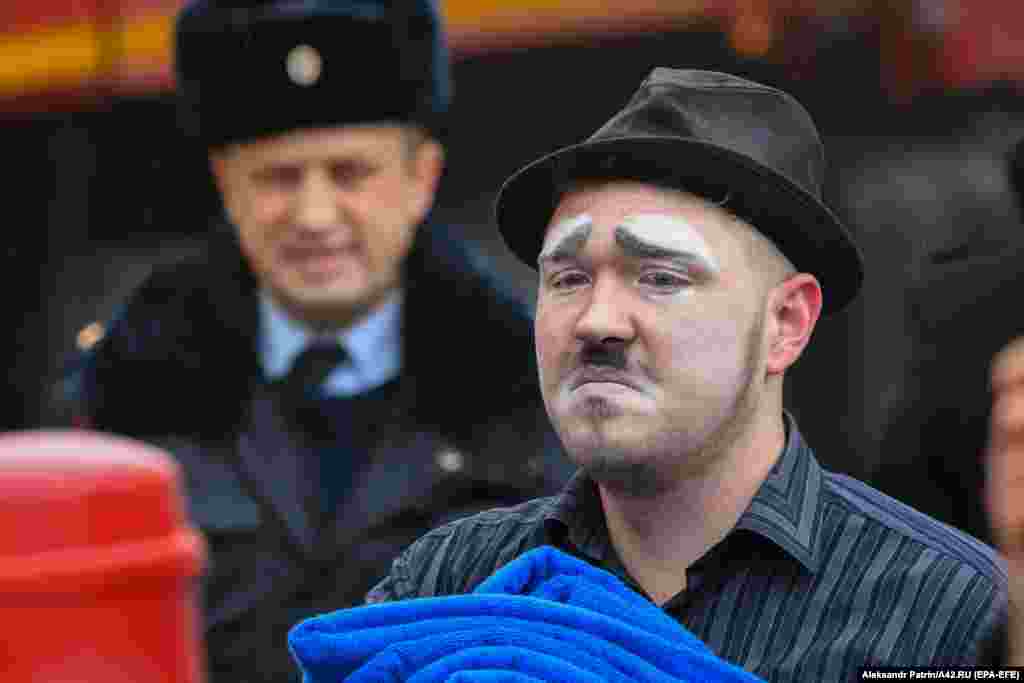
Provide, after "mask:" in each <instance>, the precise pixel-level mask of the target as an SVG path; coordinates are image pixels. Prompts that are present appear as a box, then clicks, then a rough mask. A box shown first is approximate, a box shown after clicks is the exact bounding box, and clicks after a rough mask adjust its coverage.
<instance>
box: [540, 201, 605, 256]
mask: <svg viewBox="0 0 1024 683" xmlns="http://www.w3.org/2000/svg"><path fill="white" fill-rule="evenodd" d="M593 228H594V221H593V219H592V218H591V217H590V214H586V213H581V214H579V215H578V216H573V217H572V218H566V219H565V220H562V221H559V222H558V223H555V225H553V226H552V227H551V229H550V230H549V231H548V238H547V239H546V240H544V246H543V248H542V250H541V252H540V254H539V255H538V256H537V265H541V264H542V263H544V262H545V261H552V260H558V259H564V258H571V257H573V256H576V255H577V254H578V253H579V252H580V250H581V249H582V248H583V245H584V244H586V242H587V239H588V238H589V237H590V233H591V231H592V230H593Z"/></svg>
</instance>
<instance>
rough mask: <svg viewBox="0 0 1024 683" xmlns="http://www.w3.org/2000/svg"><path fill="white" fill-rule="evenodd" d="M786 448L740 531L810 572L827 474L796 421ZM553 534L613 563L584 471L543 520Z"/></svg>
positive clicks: (789, 425) (789, 421) (789, 420)
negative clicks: (791, 559)
mask: <svg viewBox="0 0 1024 683" xmlns="http://www.w3.org/2000/svg"><path fill="white" fill-rule="evenodd" d="M785 420H786V434H787V436H786V445H785V447H784V448H783V451H782V456H781V457H780V458H779V459H778V461H777V462H776V463H775V465H774V466H773V467H772V469H771V471H770V472H769V473H768V477H767V478H766V479H765V481H764V483H762V484H761V487H760V488H759V489H758V490H757V493H756V494H754V498H753V499H752V500H751V503H750V506H749V507H748V508H747V510H746V511H745V512H744V513H743V514H742V515H741V516H740V519H739V522H737V524H736V527H735V528H734V529H733V531H732V532H730V534H729V536H730V537H731V536H733V534H735V533H736V531H737V530H740V529H742V530H745V531H749V532H753V533H754V534H757V535H758V536H760V537H762V538H764V539H766V540H768V541H770V542H772V543H774V544H775V545H777V546H778V547H779V548H781V549H782V550H783V551H785V552H786V553H787V554H788V555H790V556H791V557H793V558H794V559H796V560H797V561H798V562H800V563H801V564H802V565H803V566H804V567H806V568H807V569H808V570H809V571H811V572H816V571H817V570H818V568H819V566H820V555H821V553H820V552H819V530H820V527H821V489H822V485H823V483H824V472H823V470H822V469H821V466H820V465H819V464H818V461H817V459H816V458H815V457H814V453H813V452H812V451H811V448H810V446H808V445H807V443H806V442H805V441H804V439H803V436H802V435H801V434H800V430H799V429H798V428H797V425H796V420H794V419H793V417H792V416H791V415H789V413H786V414H785ZM545 524H546V525H547V528H548V530H549V532H553V533H555V534H556V536H558V537H560V538H564V539H565V540H567V541H568V542H570V543H572V545H574V546H575V547H576V549H578V550H579V551H580V552H582V553H584V554H586V555H588V556H589V557H591V558H592V559H594V560H597V561H599V562H605V561H609V560H612V559H613V556H614V553H613V552H611V539H610V537H609V535H608V528H607V526H606V524H605V518H604V512H603V509H602V507H601V500H600V495H599V494H598V492H597V486H596V485H595V484H594V482H593V480H592V479H590V477H588V476H587V475H586V474H584V473H583V472H582V471H580V472H577V473H576V475H575V476H574V477H573V478H572V479H571V480H570V481H569V483H568V484H567V485H566V486H565V488H564V489H563V490H562V493H561V494H559V495H558V496H556V497H555V498H554V499H553V500H552V504H551V507H550V509H549V512H548V514H547V515H546V518H545Z"/></svg>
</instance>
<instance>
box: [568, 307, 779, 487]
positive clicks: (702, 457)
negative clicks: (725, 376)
mask: <svg viewBox="0 0 1024 683" xmlns="http://www.w3.org/2000/svg"><path fill="white" fill-rule="evenodd" d="M763 326H764V318H763V316H759V318H758V320H757V321H756V323H755V324H754V327H753V329H752V330H751V331H750V333H749V334H748V337H747V344H746V347H747V348H746V353H745V357H744V366H743V368H742V372H741V377H742V380H741V385H740V386H741V389H740V391H739V392H738V393H737V395H736V398H735V400H734V401H733V403H732V405H731V406H730V408H729V409H728V410H727V411H726V416H725V418H724V419H723V420H722V421H721V422H720V423H719V424H718V425H717V426H716V427H715V428H714V429H713V430H712V431H711V433H710V434H709V435H708V436H707V437H705V438H704V439H703V440H702V443H699V444H696V445H695V446H693V447H686V446H683V448H682V450H681V449H680V444H687V443H688V442H690V441H692V440H693V431H692V430H688V429H679V430H668V431H665V432H662V433H660V434H656V435H653V436H652V437H651V438H649V439H647V440H646V441H645V442H644V443H641V444H640V445H638V446H637V445H632V446H631V447H629V448H625V447H621V446H618V445H616V444H614V443H610V442H608V440H607V439H606V438H605V437H604V435H603V434H604V430H603V428H602V425H601V424H600V423H601V422H603V421H606V420H608V419H614V418H613V414H614V408H613V407H612V406H610V405H607V404H604V405H594V406H590V413H589V414H588V416H587V419H588V421H590V422H591V424H590V425H589V430H588V434H587V436H586V437H585V438H583V439H579V438H577V439H566V438H565V437H564V436H563V439H562V440H563V443H564V444H565V445H566V450H567V452H568V454H569V458H570V459H571V460H572V461H573V462H574V463H576V465H578V466H579V467H580V468H581V469H582V470H583V471H584V472H585V473H586V474H587V475H588V476H589V477H590V478H591V479H593V480H594V481H595V482H597V483H598V484H601V485H602V486H603V487H605V488H607V489H608V490H610V491H612V492H614V493H615V494H617V495H620V496H623V497H628V498H648V499H649V498H655V497H657V496H659V495H661V494H663V493H665V492H666V491H668V490H669V489H671V488H672V487H673V486H674V485H675V483H676V482H677V481H679V479H680V478H690V477H695V476H700V473H701V472H702V471H704V470H706V468H707V466H708V465H709V464H710V463H712V462H715V461H716V460H719V459H720V457H721V454H722V453H724V452H726V451H727V450H728V449H729V448H730V447H731V446H732V445H733V444H734V443H736V441H737V440H738V439H739V438H740V437H741V436H742V435H743V434H744V433H745V432H746V430H747V429H748V427H749V426H750V425H751V424H752V423H753V421H754V419H755V417H756V414H757V408H758V405H759V398H760V393H759V392H758V391H757V390H756V387H755V384H756V378H757V376H758V373H759V372H760V371H761V362H760V343H761V333H762V329H763ZM601 403H604V402H603V401H602V402H601Z"/></svg>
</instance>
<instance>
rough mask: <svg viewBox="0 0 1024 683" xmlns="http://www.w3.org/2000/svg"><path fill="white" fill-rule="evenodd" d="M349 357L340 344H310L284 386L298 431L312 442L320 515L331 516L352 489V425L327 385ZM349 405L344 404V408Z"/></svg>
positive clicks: (326, 342)
mask: <svg viewBox="0 0 1024 683" xmlns="http://www.w3.org/2000/svg"><path fill="white" fill-rule="evenodd" d="M348 358H349V357H348V354H347V353H346V352H345V349H344V348H343V347H342V346H341V344H339V343H338V342H337V341H318V342H314V343H313V344H310V345H309V347H307V348H306V349H305V350H304V351H303V352H302V353H300V354H299V355H298V357H296V359H295V362H294V363H293V364H292V369H291V370H290V371H289V372H288V375H287V376H286V377H285V379H284V380H283V381H282V383H281V388H282V393H283V396H282V398H283V399H284V402H285V406H286V408H287V410H288V413H289V415H290V417H291V418H292V420H293V424H294V427H295V428H296V429H297V430H298V431H299V432H301V433H302V434H303V435H304V436H305V437H306V438H307V439H309V440H310V441H311V442H312V445H313V448H314V451H315V452H316V454H317V457H318V462H317V467H318V469H319V472H320V473H319V477H318V478H319V481H320V496H319V506H317V507H318V508H319V509H318V510H317V514H318V515H326V514H329V513H330V511H331V510H333V509H334V505H335V503H336V500H337V498H338V497H339V496H340V495H341V493H342V491H343V490H345V489H347V488H348V484H349V482H348V478H349V477H348V474H347V466H348V461H349V460H350V458H351V457H352V456H351V453H350V451H351V450H352V433H351V430H352V425H351V420H349V419H346V418H347V412H348V411H347V410H344V409H343V408H344V407H345V406H344V405H339V401H338V400H333V399H329V398H328V397H327V396H326V394H325V393H324V391H323V383H324V381H325V380H326V379H327V376H328V375H330V374H331V371H332V370H334V369H335V368H336V367H338V366H339V365H341V364H343V363H345V362H347V361H348ZM344 403H345V402H344V401H343V400H342V404H344Z"/></svg>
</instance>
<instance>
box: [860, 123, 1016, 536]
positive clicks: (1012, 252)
mask: <svg viewBox="0 0 1024 683" xmlns="http://www.w3.org/2000/svg"><path fill="white" fill-rule="evenodd" d="M1008 169H1009V174H1010V180H1011V185H1012V187H1013V191H1014V193H1015V195H1016V199H1017V201H1018V206H1020V204H1021V202H1022V199H1024V194H1022V192H1024V141H1022V142H1020V143H1018V144H1017V145H1016V146H1015V147H1014V148H1013V149H1012V150H1011V152H1010V154H1009V158H1008ZM968 227H973V226H968ZM987 227H988V228H989V229H988V230H987V231H986V232H989V233H991V232H992V231H993V229H995V227H996V226H987ZM1018 227H1019V224H1018ZM1003 237H1004V238H1003V239H1002V240H1001V241H1000V240H998V239H993V236H992V235H989V236H988V241H987V243H986V242H985V239H983V238H981V237H980V236H978V235H976V236H975V237H974V239H968V240H967V241H966V242H964V243H963V244H960V245H958V246H957V247H956V248H954V249H950V250H945V251H941V252H938V253H935V254H933V255H932V257H931V258H930V259H929V261H928V262H927V263H926V264H925V265H924V266H923V267H922V269H921V274H920V277H919V278H918V280H917V282H915V284H914V286H913V287H912V289H911V291H910V292H909V293H908V297H907V298H908V302H909V309H910V310H909V315H910V318H911V329H912V330H913V333H914V339H913V340H912V346H913V347H914V349H915V352H916V356H917V357H916V359H915V360H914V361H913V363H912V368H911V372H910V374H909V377H910V382H911V388H910V389H909V390H908V391H907V392H906V396H905V399H904V401H903V402H902V403H901V405H902V407H901V408H900V409H898V410H896V411H894V412H893V414H892V417H891V419H890V420H889V422H888V424H887V425H886V427H885V429H884V431H883V435H882V441H881V448H880V457H879V464H878V466H877V468H876V469H875V471H874V473H873V475H872V477H871V481H872V483H873V484H874V485H876V486H877V487H878V488H880V489H882V490H883V491H885V492H886V493H888V494H890V495H892V496H895V497H896V498H898V499H900V500H901V501H903V502H905V503H907V504H909V505H911V506H913V507H915V508H917V509H919V510H921V511H923V512H926V513H928V514H929V515H931V516H933V517H936V518H938V519H940V520H942V521H944V522H946V523H948V524H951V525H953V526H955V527H957V528H959V529H962V530H964V531H966V532H968V533H970V534H972V535H974V536H977V537H978V538H980V539H982V540H984V541H985V542H987V543H990V544H991V543H993V542H994V540H995V539H994V538H993V536H992V532H991V528H990V525H989V522H988V519H987V516H986V513H985V495H984V492H985V461H984V452H985V444H986V443H987V440H988V432H989V416H990V413H991V407H992V394H991V389H990V386H989V373H988V368H989V366H990V364H991V362H992V359H993V357H995V355H996V354H997V353H998V352H999V350H1000V349H1002V348H1003V347H1004V346H1006V344H1007V343H1009V342H1010V340H1012V339H1014V338H1015V337H1017V336H1020V335H1021V334H1024V312H1022V311H1021V302H1022V301H1024V265H1022V264H1024V240H1021V238H1020V236H1019V235H1017V234H1011V235H1006V236H1003Z"/></svg>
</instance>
